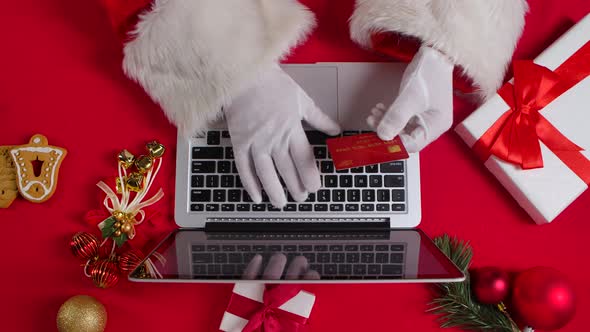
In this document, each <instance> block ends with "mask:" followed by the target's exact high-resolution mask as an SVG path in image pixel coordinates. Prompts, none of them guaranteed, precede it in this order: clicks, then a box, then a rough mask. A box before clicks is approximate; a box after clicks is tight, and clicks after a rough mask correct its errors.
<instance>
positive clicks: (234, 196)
mask: <svg viewBox="0 0 590 332" xmlns="http://www.w3.org/2000/svg"><path fill="white" fill-rule="evenodd" d="M221 182H222V183H223V180H221ZM227 200H228V201H230V202H239V201H241V200H242V191H241V190H238V189H232V190H228V191H227Z"/></svg>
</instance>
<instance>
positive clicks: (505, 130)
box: [473, 42, 590, 184]
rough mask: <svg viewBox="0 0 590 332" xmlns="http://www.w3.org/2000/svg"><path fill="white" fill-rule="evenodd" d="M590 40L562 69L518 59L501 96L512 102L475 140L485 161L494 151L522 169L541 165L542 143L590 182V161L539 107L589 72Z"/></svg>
mask: <svg viewBox="0 0 590 332" xmlns="http://www.w3.org/2000/svg"><path fill="white" fill-rule="evenodd" d="M589 58H590V42H588V43H586V44H585V45H584V46H582V47H581V48H580V49H579V50H578V51H577V52H576V53H574V55H572V56H571V57H570V58H568V59H567V60H566V61H565V62H564V63H563V64H561V66H559V68H557V69H556V70H555V71H551V70H549V69H547V68H545V67H543V66H539V65H537V64H535V63H534V62H532V61H518V60H517V61H514V63H513V70H514V85H512V84H510V83H507V84H505V85H504V86H503V87H502V88H500V90H499V91H498V94H499V95H500V96H501V97H502V98H503V99H504V101H505V102H506V103H507V104H508V106H510V110H508V111H507V112H506V113H504V114H503V115H502V116H501V117H500V118H499V119H498V120H497V121H496V122H495V123H494V124H493V125H492V126H491V127H490V128H489V129H488V130H487V131H486V132H485V133H484V135H483V136H482V137H481V138H480V139H479V140H478V141H477V142H476V143H475V145H474V146H473V149H474V150H475V152H476V154H477V155H478V156H479V157H480V158H481V159H482V160H484V161H485V160H487V159H488V158H489V157H490V155H494V156H496V157H498V158H500V159H502V160H505V161H507V162H510V163H514V164H517V165H520V166H521V167H522V168H523V169H533V168H540V167H543V157H542V155H541V145H540V143H539V140H540V141H542V142H543V143H544V144H545V145H546V146H547V147H548V148H549V149H550V150H551V151H553V153H555V155H556V156H557V157H558V158H559V159H561V160H562V161H563V162H564V163H565V164H566V165H567V166H568V167H569V168H570V169H572V171H574V172H575V173H576V174H577V175H578V176H579V177H580V178H581V179H582V180H583V181H584V182H586V183H587V184H590V160H588V159H587V158H586V157H585V156H584V155H583V154H581V153H580V151H583V149H582V148H580V147H579V146H577V145H576V144H574V143H573V142H571V141H570V140H569V139H568V138H567V137H565V136H564V135H563V134H562V133H561V132H559V130H557V128H555V127H554V126H553V125H552V124H551V123H550V122H549V121H548V120H547V119H545V118H544V117H543V116H542V115H541V114H540V113H539V111H540V110H542V109H543V108H544V107H545V106H547V105H548V104H549V103H551V102H552V101H553V100H555V99H556V98H558V97H559V96H560V95H561V94H563V93H564V92H566V91H567V90H569V89H571V88H572V87H573V86H574V85H576V84H577V83H579V82H580V81H581V80H583V79H584V78H586V77H587V76H589V75H590V61H589V60H588V59H589Z"/></svg>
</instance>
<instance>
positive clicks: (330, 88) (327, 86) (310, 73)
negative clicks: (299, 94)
mask: <svg viewBox="0 0 590 332" xmlns="http://www.w3.org/2000/svg"><path fill="white" fill-rule="evenodd" d="M282 67H283V69H284V70H285V72H287V74H289V75H290V76H291V77H292V78H293V80H295V82H297V84H299V85H300V86H301V87H302V88H303V90H305V92H307V94H308V95H309V96H310V97H311V99H313V100H314V101H315V103H316V105H318V107H319V108H320V109H321V110H322V111H323V112H324V113H326V114H328V115H329V116H330V117H331V118H332V119H334V120H336V121H338V68H337V67H336V66H334V65H318V64H315V65H283V66H282Z"/></svg>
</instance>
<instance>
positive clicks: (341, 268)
mask: <svg viewBox="0 0 590 332" xmlns="http://www.w3.org/2000/svg"><path fill="white" fill-rule="evenodd" d="M338 274H340V275H351V274H352V264H340V265H338Z"/></svg>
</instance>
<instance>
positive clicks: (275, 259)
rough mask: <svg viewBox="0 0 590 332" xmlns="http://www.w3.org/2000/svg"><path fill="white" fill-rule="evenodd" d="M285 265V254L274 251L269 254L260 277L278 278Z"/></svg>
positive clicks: (267, 278)
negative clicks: (274, 252) (272, 253)
mask: <svg viewBox="0 0 590 332" xmlns="http://www.w3.org/2000/svg"><path fill="white" fill-rule="evenodd" d="M285 265H287V256H285V255H284V254H281V253H276V254H274V255H272V256H270V259H269V260H268V264H267V265H266V268H265V269H264V273H263V274H262V278H263V279H265V280H279V279H281V276H282V275H283V271H284V270H285Z"/></svg>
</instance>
